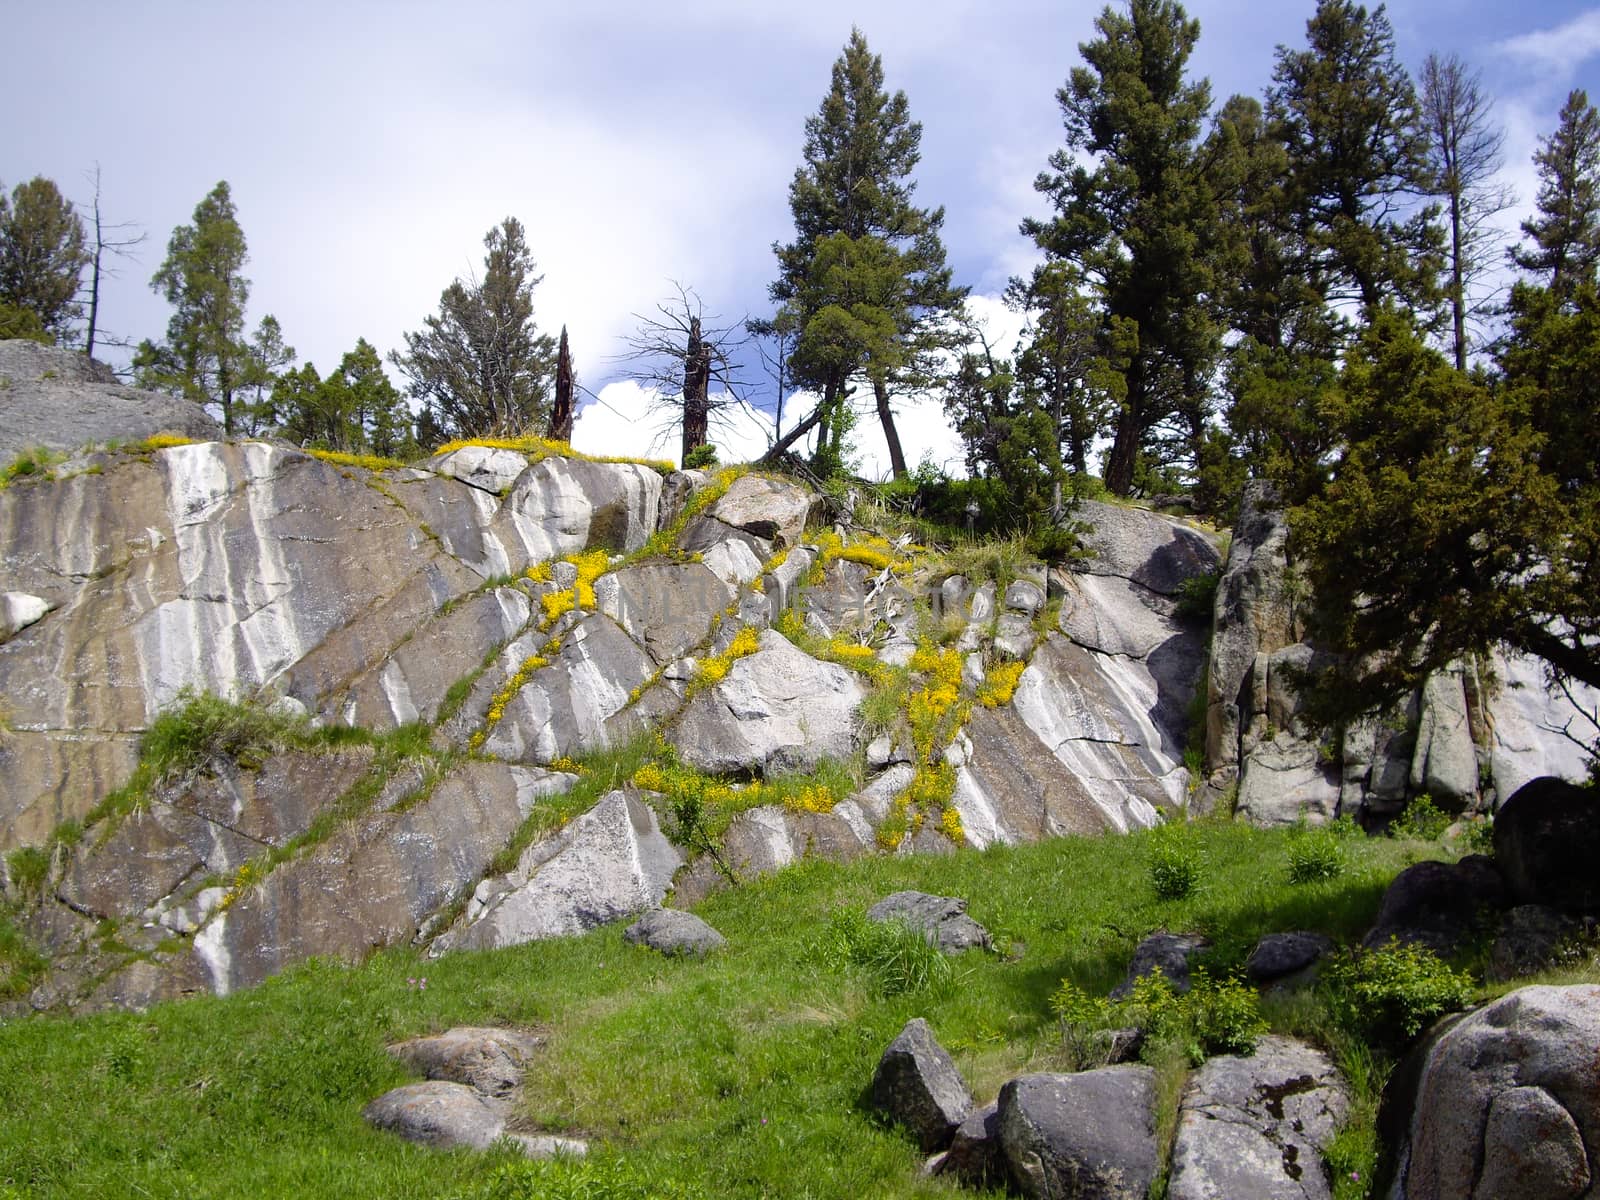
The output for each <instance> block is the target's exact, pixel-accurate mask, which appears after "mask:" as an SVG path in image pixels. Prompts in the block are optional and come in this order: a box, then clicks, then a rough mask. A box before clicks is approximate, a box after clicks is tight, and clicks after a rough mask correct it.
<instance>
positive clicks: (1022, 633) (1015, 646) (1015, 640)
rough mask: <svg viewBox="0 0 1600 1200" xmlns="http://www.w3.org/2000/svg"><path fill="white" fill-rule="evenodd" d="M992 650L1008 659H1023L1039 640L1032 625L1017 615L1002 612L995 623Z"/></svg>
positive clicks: (1025, 618) (1026, 619)
mask: <svg viewBox="0 0 1600 1200" xmlns="http://www.w3.org/2000/svg"><path fill="white" fill-rule="evenodd" d="M995 625H996V628H995V631H994V648H995V649H996V650H998V651H999V652H1000V653H1001V654H1003V655H1005V656H1006V657H1007V658H1010V659H1025V658H1027V657H1028V654H1029V653H1030V652H1031V651H1032V650H1033V646H1034V643H1035V642H1037V641H1038V640H1039V638H1038V635H1037V634H1036V633H1034V631H1033V623H1032V622H1031V621H1029V620H1028V618H1027V617H1024V616H1022V615H1020V614H1018V613H1014V612H1004V613H1001V614H1000V617H999V620H998V621H996V623H995Z"/></svg>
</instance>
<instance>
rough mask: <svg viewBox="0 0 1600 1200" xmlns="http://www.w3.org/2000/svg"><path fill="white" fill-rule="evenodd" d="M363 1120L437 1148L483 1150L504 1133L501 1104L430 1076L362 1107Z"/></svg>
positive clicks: (409, 1139) (504, 1125)
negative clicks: (467, 1147) (458, 1147)
mask: <svg viewBox="0 0 1600 1200" xmlns="http://www.w3.org/2000/svg"><path fill="white" fill-rule="evenodd" d="M361 1115H362V1116H363V1117H365V1118H366V1120H367V1123H368V1124H370V1125H374V1126H376V1127H377V1128H379V1129H387V1130H388V1131H389V1132H390V1133H396V1134H399V1135H400V1136H401V1137H403V1138H405V1139H406V1140H407V1141H408V1142H419V1143H421V1144H422V1145H424V1146H432V1147H434V1148H435V1149H438V1150H450V1149H454V1148H455V1147H457V1146H469V1147H471V1148H472V1149H474V1150H484V1149H487V1148H488V1147H489V1146H490V1145H492V1144H493V1142H494V1141H495V1139H496V1138H498V1137H499V1136H500V1135H501V1134H502V1133H503V1132H505V1127H506V1120H505V1113H504V1111H503V1110H502V1108H501V1106H500V1105H499V1104H498V1103H497V1102H495V1101H494V1100H491V1099H490V1098H489V1097H487V1096H485V1095H484V1094H483V1093H482V1092H480V1091H478V1090H477V1089H476V1088H472V1087H468V1086H467V1085H466V1084H464V1083H448V1082H445V1081H442V1080H429V1081H428V1082H427V1083H408V1084H406V1085H405V1086H404V1087H397V1088H395V1089H394V1090H393V1091H390V1092H385V1093H384V1094H383V1095H381V1096H379V1097H378V1098H377V1099H376V1100H374V1101H373V1102H372V1103H371V1104H369V1105H367V1107H366V1108H365V1109H363V1110H362V1113H361Z"/></svg>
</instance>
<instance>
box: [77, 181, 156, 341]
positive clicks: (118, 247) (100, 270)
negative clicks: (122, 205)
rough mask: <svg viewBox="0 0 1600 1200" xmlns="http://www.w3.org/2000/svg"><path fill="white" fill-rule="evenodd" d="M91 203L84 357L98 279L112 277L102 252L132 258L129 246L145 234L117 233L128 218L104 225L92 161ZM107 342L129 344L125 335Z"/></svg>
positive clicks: (92, 332) (95, 321)
mask: <svg viewBox="0 0 1600 1200" xmlns="http://www.w3.org/2000/svg"><path fill="white" fill-rule="evenodd" d="M90 178H92V179H93V180H94V203H93V205H91V209H92V211H93V213H94V251H93V253H92V254H90V256H89V267H90V271H89V302H88V307H89V325H88V328H87V329H86V330H85V331H84V341H83V353H84V357H86V358H93V357H94V346H95V340H96V335H97V334H98V333H99V331H100V280H101V279H102V278H103V277H115V276H116V271H115V270H113V269H112V268H111V267H110V266H108V265H106V263H105V256H106V254H107V253H108V252H109V253H110V254H111V255H112V256H114V257H116V258H129V259H131V258H134V257H135V255H134V253H133V247H135V246H137V245H138V244H139V243H140V242H142V241H144V238H145V235H144V234H142V233H141V234H139V235H138V236H137V237H121V236H118V235H119V234H122V233H124V232H125V231H126V230H129V229H132V228H133V224H132V222H129V221H123V222H119V223H118V224H115V225H107V224H106V223H105V222H104V221H103V220H102V218H101V216H100V164H99V163H96V164H95V167H94V174H93V175H92V176H91V177H90ZM109 344H110V345H113V346H119V347H128V346H131V345H133V343H132V342H130V341H129V340H128V339H126V338H112V339H109Z"/></svg>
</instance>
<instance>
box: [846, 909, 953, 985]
mask: <svg viewBox="0 0 1600 1200" xmlns="http://www.w3.org/2000/svg"><path fill="white" fill-rule="evenodd" d="M815 951H816V954H817V957H818V958H820V959H821V960H822V962H823V963H824V964H825V965H827V966H830V967H834V968H835V969H837V968H839V967H844V966H854V967H859V968H862V969H863V970H864V971H865V972H866V973H867V975H868V976H869V977H870V978H871V979H872V982H873V985H874V988H875V990H877V991H878V992H879V993H881V994H882V995H884V996H905V995H915V994H918V993H923V992H939V991H942V990H943V989H944V988H945V987H946V986H947V985H948V984H949V983H950V981H951V979H952V977H953V975H954V972H953V971H952V970H951V967H950V959H949V958H948V957H947V956H946V955H945V953H944V951H942V950H940V949H939V947H938V946H937V945H935V944H934V943H933V942H932V941H930V940H929V938H928V935H927V934H925V933H923V932H922V930H920V929H913V928H912V927H911V926H909V925H907V924H905V923H904V922H903V921H872V920H868V919H867V916H866V914H864V913H862V912H859V911H857V910H855V909H842V910H840V911H839V912H836V913H835V914H834V915H833V917H832V918H831V919H830V920H829V921H828V925H827V928H826V929H825V930H824V932H823V934H822V936H821V937H820V938H819V939H818V941H817V943H816V944H815Z"/></svg>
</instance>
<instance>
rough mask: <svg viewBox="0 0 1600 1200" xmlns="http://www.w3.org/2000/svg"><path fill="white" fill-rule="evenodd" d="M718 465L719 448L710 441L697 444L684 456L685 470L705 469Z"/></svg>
mask: <svg viewBox="0 0 1600 1200" xmlns="http://www.w3.org/2000/svg"><path fill="white" fill-rule="evenodd" d="M717 465H718V461H717V448H716V447H715V446H713V445H712V444H711V443H710V442H706V443H705V444H704V445H701V446H696V447H695V448H694V449H693V450H691V451H689V453H688V454H686V455H684V458H683V469H684V470H685V471H704V470H709V469H710V468H712V467H715V466H717Z"/></svg>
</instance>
